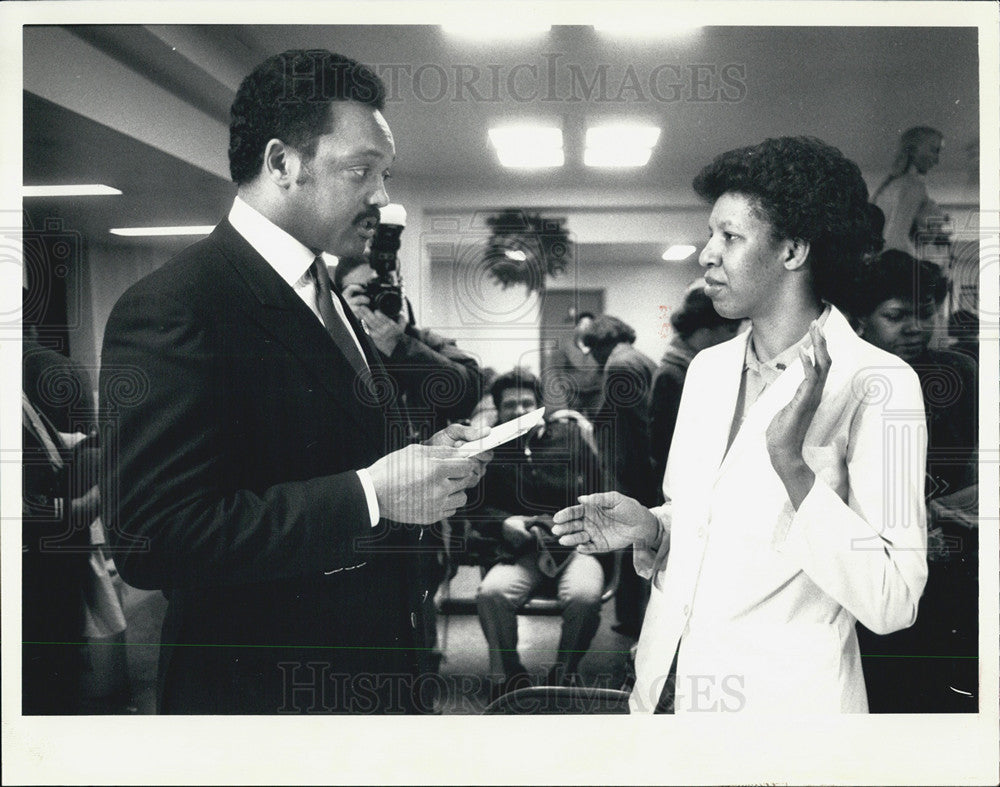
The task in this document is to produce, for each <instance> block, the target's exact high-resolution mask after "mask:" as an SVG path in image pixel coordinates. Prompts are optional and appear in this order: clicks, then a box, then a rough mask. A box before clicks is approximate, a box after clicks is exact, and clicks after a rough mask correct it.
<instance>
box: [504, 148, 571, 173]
mask: <svg viewBox="0 0 1000 787" xmlns="http://www.w3.org/2000/svg"><path fill="white" fill-rule="evenodd" d="M497 158H498V159H500V163H501V164H502V165H503V166H505V167H512V168H514V169H533V168H536V167H561V166H562V165H563V164H565V163H566V157H565V156H564V155H563V152H562V150H531V149H525V150H515V149H513V148H504V149H503V150H499V149H498V150H497Z"/></svg>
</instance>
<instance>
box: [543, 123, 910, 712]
mask: <svg viewBox="0 0 1000 787" xmlns="http://www.w3.org/2000/svg"><path fill="white" fill-rule="evenodd" d="M694 187H695V190H696V191H697V192H698V194H699V195H700V196H702V197H703V198H705V199H706V200H708V201H709V202H711V203H713V208H712V214H711V217H710V219H709V229H710V233H711V234H710V237H709V240H708V242H707V244H706V246H705V248H704V250H703V251H702V253H701V256H700V258H699V262H700V264H701V265H702V266H703V267H704V268H705V283H706V286H705V291H706V293H707V294H708V295H709V296H710V297H711V298H712V301H713V304H714V305H715V308H716V310H717V311H718V312H719V314H721V315H723V316H725V317H731V318H740V317H745V318H749V320H750V322H751V328H750V330H749V331H748V332H745V333H743V334H741V335H739V336H737V337H736V338H734V339H732V340H730V341H728V342H725V343H723V344H720V345H717V346H716V347H713V348H710V349H708V350H704V351H703V352H701V353H699V354H698V355H697V356H696V357H695V359H694V360H693V361H692V363H691V366H690V369H689V371H688V376H687V378H686V381H685V386H684V391H683V395H682V397H681V404H680V410H679V413H678V418H677V427H676V430H675V432H674V436H673V442H672V443H671V447H670V452H669V458H668V464H667V470H666V475H665V477H664V480H663V493H664V498H665V500H666V501H667V502H666V503H665V504H664V505H663V506H660V507H658V508H654V509H647V508H645V507H644V506H642V505H640V504H639V503H638V502H636V501H634V500H631V499H630V498H626V497H624V496H622V495H620V494H617V493H607V494H601V495H589V496H584V497H581V498H580V504H579V505H576V506H572V507H570V508H567V509H564V510H563V511H561V512H559V513H558V514H556V516H555V522H556V523H557V526H556V528H555V532H556V534H557V535H560V536H561V538H560V540H561V541H562V543H563V544H566V545H576V546H577V549H579V550H580V551H581V552H584V553H588V554H590V553H595V552H602V551H605V550H609V549H619V548H622V547H624V546H628V545H630V544H631V545H634V562H635V568H636V570H637V571H638V572H639V573H640V574H641V575H643V576H646V577H650V578H651V579H652V580H653V590H652V595H651V598H650V602H649V606H648V608H647V611H646V617H645V620H644V622H643V628H642V635H641V637H640V640H639V647H638V651H637V654H636V683H635V687H634V689H633V692H632V697H631V707H632V710H633V712H654V711H656V710H657V709H661V710H662V709H663V708H664V707H665V706H669V704H670V703H668V702H665V701H664V700H666V699H669V698H670V697H669V696H665V695H670V687H671V686H672V689H673V694H672V699H673V707H674V710H675V711H676V712H678V713H681V712H698V711H704V712H744V713H840V712H866V711H867V701H866V698H865V685H864V678H863V676H862V671H861V661H860V656H859V653H858V644H857V638H856V634H855V627H854V624H855V622H856V621H858V620H860V621H861V622H862V623H863V624H864V625H865V626H866V627H868V628H869V629H871V630H872V631H875V632H879V633H888V632H891V631H896V630H899V629H902V628H905V627H907V626H910V625H912V624H913V622H914V620H915V619H916V613H917V605H918V601H919V599H920V594H921V592H922V591H923V587H924V583H925V582H926V578H927V564H926V527H925V514H924V502H923V500H924V490H923V479H924V458H925V450H926V449H925V446H926V427H925V425H924V412H923V400H922V396H921V392H920V385H919V382H918V380H917V377H916V375H915V373H914V372H913V371H912V370H911V369H910V368H909V367H908V366H907V365H906V364H905V363H903V362H901V361H900V360H899V359H898V358H896V357H895V356H892V355H890V354H889V353H886V352H883V351H881V350H879V349H877V348H875V347H873V346H872V345H869V344H867V343H866V342H864V341H862V340H861V339H859V338H858V337H857V336H856V335H855V333H854V331H853V330H852V329H851V327H850V325H849V324H848V322H847V320H846V319H845V318H844V316H843V315H842V314H841V313H840V311H838V310H837V308H836V307H835V306H832V305H831V303H830V302H831V301H832V302H837V301H838V300H840V299H841V298H842V295H843V292H844V289H843V287H844V286H845V285H846V284H849V283H850V281H851V280H852V275H853V271H854V270H856V268H857V265H858V263H860V261H861V259H862V257H863V255H864V254H866V253H868V252H870V251H871V250H874V249H875V248H876V247H877V245H878V241H876V240H875V239H874V233H873V232H872V227H871V226H870V220H869V219H870V215H871V214H870V213H869V208H868V204H867V195H868V192H867V188H866V186H865V184H864V181H863V180H862V178H861V173H860V171H859V170H858V167H857V166H856V165H855V164H853V162H850V161H848V160H847V159H845V158H844V157H843V155H842V154H841V153H840V152H839V151H838V150H836V149H834V148H831V147H830V146H828V145H825V144H824V143H822V142H820V141H819V140H816V139H810V138H801V137H800V138H782V139H772V140H767V141H765V142H763V143H761V144H759V145H756V146H753V147H749V148H742V149H739V150H734V151H730V152H728V153H724V154H722V155H721V156H719V157H718V158H716V160H715V161H714V162H713V163H712V164H710V165H709V166H707V167H706V168H705V169H704V170H703V171H702V172H701V174H699V176H698V177H697V178H696V179H695V181H694ZM672 670H673V671H675V672H676V680H675V681H673V682H671V683H668V680H667V679H668V675H669V674H670V673H671V671H672ZM665 686H667V687H668V688H667V691H664V687H665Z"/></svg>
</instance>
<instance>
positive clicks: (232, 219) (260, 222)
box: [229, 197, 316, 286]
mask: <svg viewBox="0 0 1000 787" xmlns="http://www.w3.org/2000/svg"><path fill="white" fill-rule="evenodd" d="M229 223H230V224H232V225H233V228H234V229H235V230H236V231H237V232H238V233H239V234H240V235H242V236H243V237H244V238H246V240H247V243H249V244H250V245H251V246H253V247H254V249H255V250H256V251H257V253H258V254H260V256H261V257H263V258H264V259H265V260H267V262H268V264H270V266H271V267H272V268H274V270H275V271H276V272H277V274H278V275H279V276H281V278H282V279H284V280H285V282H287V284H288V285H289V286H294V285H295V283H296V282H297V281H298V280H299V279H301V278H302V276H303V274H304V273H305V272H306V271H307V270H309V266H310V265H312V263H313V260H314V259H315V258H316V255H315V254H313V252H312V251H311V250H310V249H309V247H308V246H305V245H304V244H302V243H300V242H299V241H297V240H296V239H295V238H293V237H292V236H291V235H289V234H288V233H287V232H285V231H284V230H283V229H281V227H279V226H278V225H277V224H275V223H274V222H273V221H271V220H270V219H268V218H267V217H266V216H264V215H263V214H262V213H260V212H259V211H257V210H256V209H254V208H252V207H251V206H250V205H248V204H247V203H246V202H244V201H243V200H242V199H240V198H239V197H237V198H236V199H235V200H234V201H233V207H232V208H231V209H230V211H229Z"/></svg>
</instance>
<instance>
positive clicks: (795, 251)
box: [783, 238, 809, 271]
mask: <svg viewBox="0 0 1000 787" xmlns="http://www.w3.org/2000/svg"><path fill="white" fill-rule="evenodd" d="M785 243H786V244H787V247H786V249H787V250H786V252H785V261H784V263H783V264H784V266H785V270H789V271H797V270H800V269H801V268H802V267H803V266H804V265H805V264H806V258H807V257H808V256H809V241H807V240H803V239H802V238H792V239H790V240H788V241H785Z"/></svg>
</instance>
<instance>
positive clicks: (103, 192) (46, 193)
mask: <svg viewBox="0 0 1000 787" xmlns="http://www.w3.org/2000/svg"><path fill="white" fill-rule="evenodd" d="M118 194H121V192H120V191H119V190H118V189H116V188H112V187H111V186H105V185H103V184H101V183H75V184H68V185H64V186H24V187H23V188H22V189H21V195H22V196H24V197H113V196H116V195H118Z"/></svg>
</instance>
